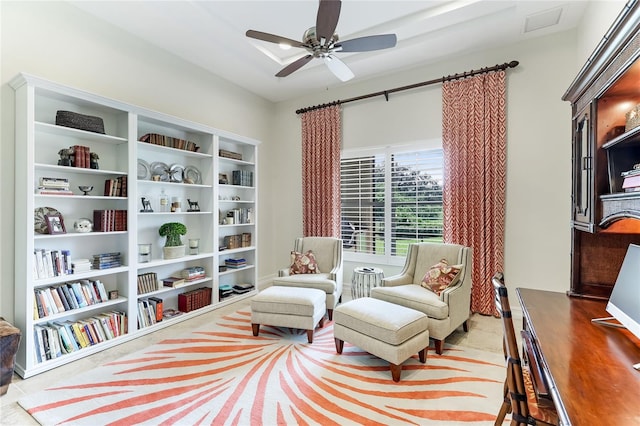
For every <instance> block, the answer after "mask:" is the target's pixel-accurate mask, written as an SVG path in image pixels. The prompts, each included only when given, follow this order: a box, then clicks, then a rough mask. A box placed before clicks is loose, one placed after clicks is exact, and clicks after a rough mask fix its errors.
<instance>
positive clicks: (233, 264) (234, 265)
mask: <svg viewBox="0 0 640 426" xmlns="http://www.w3.org/2000/svg"><path fill="white" fill-rule="evenodd" d="M224 264H225V265H226V266H227V268H231V269H240V268H244V267H245V266H247V260H246V259H243V258H241V257H240V258H235V259H227V260H225V261H224Z"/></svg>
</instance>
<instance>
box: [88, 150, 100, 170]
mask: <svg viewBox="0 0 640 426" xmlns="http://www.w3.org/2000/svg"><path fill="white" fill-rule="evenodd" d="M99 159H100V157H98V154H96V153H95V152H91V153H89V167H90V168H92V169H96V170H98V169H99V168H100V167H99V166H98V160H99Z"/></svg>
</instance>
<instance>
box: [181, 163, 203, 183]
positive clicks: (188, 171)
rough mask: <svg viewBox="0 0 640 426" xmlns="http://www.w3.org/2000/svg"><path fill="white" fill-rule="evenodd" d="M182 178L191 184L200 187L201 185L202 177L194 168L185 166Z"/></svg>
mask: <svg viewBox="0 0 640 426" xmlns="http://www.w3.org/2000/svg"><path fill="white" fill-rule="evenodd" d="M183 176H184V178H185V179H190V180H191V182H192V183H195V184H198V185H200V184H201V183H202V176H201V175H200V170H198V169H197V168H195V167H194V166H187V167H185V168H184V173H183Z"/></svg>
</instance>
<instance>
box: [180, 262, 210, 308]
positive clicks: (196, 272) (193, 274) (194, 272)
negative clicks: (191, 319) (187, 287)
mask: <svg viewBox="0 0 640 426" xmlns="http://www.w3.org/2000/svg"><path fill="white" fill-rule="evenodd" d="M206 275H207V274H206V272H205V270H204V268H203V267H202V266H191V267H189V268H186V269H183V270H182V278H183V279H185V280H186V281H194V280H199V279H202V278H204V277H206ZM181 310H182V309H181Z"/></svg>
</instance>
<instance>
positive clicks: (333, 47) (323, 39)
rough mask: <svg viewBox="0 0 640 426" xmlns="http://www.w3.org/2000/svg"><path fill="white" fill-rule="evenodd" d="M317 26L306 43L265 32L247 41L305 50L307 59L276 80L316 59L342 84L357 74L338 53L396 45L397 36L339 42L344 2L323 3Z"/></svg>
mask: <svg viewBox="0 0 640 426" xmlns="http://www.w3.org/2000/svg"><path fill="white" fill-rule="evenodd" d="M319 3H320V4H319V7H318V16H317V18H316V25H315V26H313V27H310V28H309V29H307V30H306V31H305V32H304V34H303V36H302V42H299V41H295V40H292V39H289V38H287V37H282V36H278V35H275V34H270V33H264V32H262V31H255V30H247V32H246V35H247V37H251V38H255V39H257V40H262V41H267V42H270V43H276V44H278V45H279V46H280V48H281V49H283V50H286V49H289V48H291V47H298V48H303V49H305V50H306V51H307V53H308V54H307V55H306V56H304V57H302V58H299V59H297V60H295V61H294V62H292V63H290V64H289V65H287V66H286V67H284V68H283V69H281V70H280V71H279V72H278V73H277V74H276V77H286V76H288V75H289V74H291V73H292V72H294V71H297V70H298V69H300V68H301V67H303V66H304V65H305V64H306V63H307V62H309V61H310V60H311V59H313V58H322V59H323V60H324V62H325V64H326V65H327V67H328V68H329V70H330V71H331V72H332V73H333V74H334V75H335V76H336V77H338V78H339V79H340V80H342V81H348V80H350V79H352V78H353V77H354V75H353V72H352V71H351V70H350V69H349V67H347V65H346V64H345V63H344V62H342V61H341V60H340V59H339V58H337V57H335V56H332V53H334V52H340V51H342V52H369V51H372V50H380V49H388V48H390V47H394V46H395V45H396V35H395V34H381V35H377V36H367V37H359V38H355V39H351V40H345V41H341V42H338V40H339V37H338V34H337V33H336V32H335V29H336V25H337V24H338V18H339V17H340V8H341V4H342V2H341V1H340V0H319Z"/></svg>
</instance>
